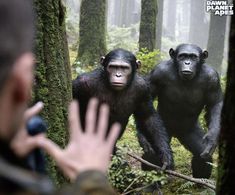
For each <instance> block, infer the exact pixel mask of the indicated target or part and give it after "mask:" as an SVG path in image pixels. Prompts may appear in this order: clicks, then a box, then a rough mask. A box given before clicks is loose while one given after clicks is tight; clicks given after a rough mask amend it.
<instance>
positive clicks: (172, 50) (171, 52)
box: [169, 48, 175, 59]
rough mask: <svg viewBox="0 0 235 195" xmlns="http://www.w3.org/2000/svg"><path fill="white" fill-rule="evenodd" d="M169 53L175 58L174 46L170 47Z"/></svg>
mask: <svg viewBox="0 0 235 195" xmlns="http://www.w3.org/2000/svg"><path fill="white" fill-rule="evenodd" d="M169 55H170V56H171V58H172V59H175V50H174V49H173V48H170V50H169Z"/></svg>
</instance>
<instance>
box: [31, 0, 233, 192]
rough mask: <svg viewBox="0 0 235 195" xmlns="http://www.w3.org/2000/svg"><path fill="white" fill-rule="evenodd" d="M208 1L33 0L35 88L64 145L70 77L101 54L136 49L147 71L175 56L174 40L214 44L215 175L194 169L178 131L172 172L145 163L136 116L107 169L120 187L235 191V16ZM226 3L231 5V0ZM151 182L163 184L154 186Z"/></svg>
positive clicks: (53, 170) (57, 176)
mask: <svg viewBox="0 0 235 195" xmlns="http://www.w3.org/2000/svg"><path fill="white" fill-rule="evenodd" d="M207 1H208V0H173V1H172V0H47V1H42V0H34V9H35V12H36V38H35V39H36V44H35V55H36V77H35V83H34V90H33V93H32V96H33V101H34V102H37V101H43V102H44V104H45V106H44V109H43V112H42V116H43V118H45V120H46V121H47V123H48V126H49V128H48V131H47V134H48V136H49V137H50V138H51V139H52V140H53V141H55V142H56V143H57V144H58V145H59V146H61V147H65V146H66V143H67V141H68V132H66V131H65V129H67V114H68V111H67V107H68V104H69V102H70V101H71V100H72V85H71V83H72V80H74V79H75V78H76V77H77V76H79V75H81V74H82V73H86V72H90V71H92V70H94V69H95V68H98V67H100V66H101V65H100V57H101V56H105V55H106V54H107V53H108V52H110V51H112V50H114V49H117V48H123V49H126V50H128V51H131V52H133V53H134V54H135V55H136V57H137V59H138V60H140V61H141V64H142V65H141V68H140V69H139V70H137V71H138V74H140V75H142V76H143V77H144V76H145V75H146V74H148V73H150V71H151V70H153V69H154V67H155V66H156V65H157V64H159V63H160V62H163V61H165V60H169V59H170V56H169V53H168V52H169V49H170V48H174V49H175V48H176V47H177V46H178V45H179V44H182V43H190V44H196V45H198V46H199V47H200V48H201V49H202V50H207V51H208V58H207V59H206V64H208V65H209V66H211V67H212V68H213V69H214V70H216V71H217V72H218V75H219V77H220V84H221V86H222V92H223V94H224V104H223V108H222V115H221V116H222V118H221V128H220V129H221V133H220V137H219V144H218V145H219V147H217V148H216V150H215V152H214V154H213V162H210V163H209V166H211V167H212V174H211V177H210V178H209V179H195V178H193V177H192V170H191V158H192V154H191V152H189V151H188V150H186V149H185V148H184V146H183V145H182V144H181V143H180V142H179V141H178V139H176V138H173V139H172V140H171V148H172V150H173V154H174V162H175V169H174V171H173V173H172V172H171V171H168V170H166V171H162V170H159V169H156V170H152V171H143V170H141V162H140V160H139V159H138V158H140V157H141V156H142V154H143V149H142V148H141V147H140V145H139V142H138V139H137V135H136V124H135V123H136V121H135V119H134V117H133V116H131V117H130V118H129V121H128V125H127V127H126V129H125V133H124V135H123V136H122V137H121V139H120V140H119V141H118V143H117V152H116V154H115V155H114V156H113V158H112V163H111V165H110V169H109V173H108V178H109V181H110V183H111V184H112V186H113V187H114V188H115V189H116V190H117V191H118V192H119V193H120V194H123V195H124V194H169V195H170V194H200V195H205V194H208V195H213V194H221V195H222V194H223V195H226V194H234V193H233V192H234V189H231V187H232V182H233V178H234V167H233V166H232V163H233V162H234V149H235V147H234V143H233V142H234V138H235V134H234V130H235V129H234V121H235V120H234V119H235V112H234V104H235V99H234V91H235V81H234V76H235V69H234V63H235V60H234V56H233V55H232V54H234V52H235V42H234V36H235V34H234V33H235V24H234V22H235V19H234V16H226V15H224V16H217V15H215V14H214V13H213V12H209V11H208V12H207V11H206V2H207ZM227 3H228V5H232V4H233V1H232V0H228V1H227ZM157 106H158V100H155V101H154V107H155V108H157ZM204 115H205V109H203V111H202V112H201V114H200V116H199V122H200V125H201V126H202V128H203V131H204V132H207V130H208V127H207V121H206V120H205V119H204ZM179 123H180V121H179ZM47 165H48V166H47V169H48V171H49V173H50V177H51V178H53V181H54V182H55V183H56V185H58V186H62V185H63V184H65V183H68V181H67V180H66V179H65V178H64V177H63V176H62V174H61V173H60V171H59V170H58V169H57V167H56V166H55V162H54V161H53V160H51V159H50V158H49V157H48V163H47ZM181 174H182V175H183V177H182V176H179V175H181ZM153 184H155V185H153ZM152 186H157V187H156V189H154V190H151V187H152Z"/></svg>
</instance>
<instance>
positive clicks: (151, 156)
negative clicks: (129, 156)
mask: <svg viewBox="0 0 235 195" xmlns="http://www.w3.org/2000/svg"><path fill="white" fill-rule="evenodd" d="M137 137H138V140H139V143H140V146H141V147H142V148H143V150H144V154H143V155H142V158H143V159H144V160H146V161H148V162H150V163H152V164H155V165H158V166H160V167H162V166H163V165H162V163H161V161H160V158H159V155H160V154H156V152H155V151H154V150H153V148H152V147H151V145H150V143H149V142H148V141H147V139H146V138H145V136H144V135H143V134H141V133H140V132H138V133H137ZM141 168H142V170H144V171H150V170H154V168H152V167H150V166H148V165H146V164H144V163H141Z"/></svg>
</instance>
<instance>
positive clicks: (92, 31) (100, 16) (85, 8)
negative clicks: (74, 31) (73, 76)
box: [77, 0, 106, 65]
mask: <svg viewBox="0 0 235 195" xmlns="http://www.w3.org/2000/svg"><path fill="white" fill-rule="evenodd" d="M79 26H80V28H79V48H78V55H77V61H80V62H81V63H82V64H85V65H88V64H89V65H94V64H95V62H97V61H99V58H100V57H101V56H102V55H104V54H105V53H106V0H82V2H81V10H80V25H79Z"/></svg>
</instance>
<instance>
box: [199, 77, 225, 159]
mask: <svg viewBox="0 0 235 195" xmlns="http://www.w3.org/2000/svg"><path fill="white" fill-rule="evenodd" d="M222 105H223V95H222V90H221V86H220V80H219V76H218V74H217V73H215V74H214V75H213V76H212V77H211V78H210V82H209V85H208V90H207V94H206V107H205V109H206V115H205V116H206V122H207V125H208V132H207V134H206V135H205V136H204V138H203V139H204V142H205V143H206V148H205V150H204V152H203V153H202V154H201V156H202V157H206V156H208V155H212V154H213V152H214V150H215V148H216V145H217V140H218V136H219V131H220V117H221V109H222Z"/></svg>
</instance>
